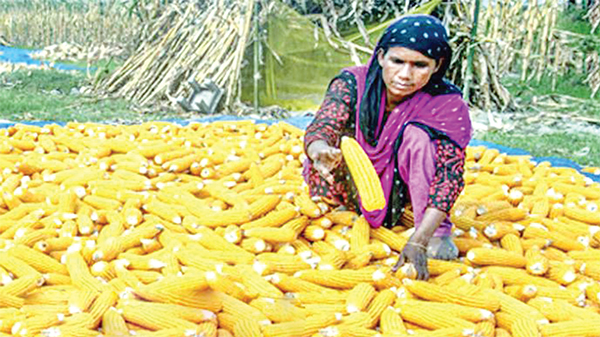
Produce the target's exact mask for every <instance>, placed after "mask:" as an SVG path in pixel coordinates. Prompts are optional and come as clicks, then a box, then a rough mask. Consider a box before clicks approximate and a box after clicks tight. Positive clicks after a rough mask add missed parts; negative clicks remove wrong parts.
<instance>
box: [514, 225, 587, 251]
mask: <svg viewBox="0 0 600 337" xmlns="http://www.w3.org/2000/svg"><path fill="white" fill-rule="evenodd" d="M523 238H527V239H529V238H542V239H547V240H550V241H552V242H551V245H552V246H554V247H556V248H559V249H562V250H565V251H571V250H584V249H585V246H584V245H583V244H582V243H581V242H579V241H577V240H575V239H571V238H569V237H567V236H564V235H562V234H560V233H557V232H552V231H548V229H547V228H546V227H544V226H543V225H539V224H531V225H529V226H528V227H527V228H526V229H525V231H524V232H523Z"/></svg>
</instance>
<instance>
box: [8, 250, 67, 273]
mask: <svg viewBox="0 0 600 337" xmlns="http://www.w3.org/2000/svg"><path fill="white" fill-rule="evenodd" d="M8 253H9V254H10V255H12V256H14V257H15V258H19V259H20V260H22V261H23V262H25V263H27V264H28V265H30V266H32V267H33V268H35V269H36V270H37V271H39V272H40V273H61V274H65V275H67V274H68V273H67V268H65V266H64V265H62V264H61V263H60V262H58V261H56V260H55V259H53V258H51V257H49V256H48V255H45V254H43V253H40V252H38V251H36V250H35V249H32V248H29V247H27V246H24V245H15V246H13V247H11V248H10V249H8Z"/></svg>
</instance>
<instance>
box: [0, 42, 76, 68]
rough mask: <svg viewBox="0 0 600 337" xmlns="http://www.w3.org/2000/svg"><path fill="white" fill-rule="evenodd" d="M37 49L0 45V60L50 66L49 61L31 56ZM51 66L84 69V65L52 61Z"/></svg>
mask: <svg viewBox="0 0 600 337" xmlns="http://www.w3.org/2000/svg"><path fill="white" fill-rule="evenodd" d="M37 51H38V50H27V49H19V48H13V47H7V46H0V62H10V63H15V64H18V63H25V64H28V65H35V66H42V65H45V66H50V62H48V61H40V60H37V59H34V58H32V57H31V54H32V53H34V52H37ZM51 67H52V68H54V69H58V70H81V71H84V70H86V68H85V67H78V66H74V65H70V64H63V63H52V66H51Z"/></svg>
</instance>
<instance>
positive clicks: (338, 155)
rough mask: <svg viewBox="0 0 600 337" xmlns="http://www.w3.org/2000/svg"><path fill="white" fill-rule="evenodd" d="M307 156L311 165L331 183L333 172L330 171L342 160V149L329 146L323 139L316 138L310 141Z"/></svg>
mask: <svg viewBox="0 0 600 337" xmlns="http://www.w3.org/2000/svg"><path fill="white" fill-rule="evenodd" d="M306 152H307V155H308V157H309V158H310V159H311V160H312V161H313V167H314V168H315V170H317V172H319V174H320V175H321V176H322V177H323V178H325V180H327V182H328V183H330V184H333V182H334V179H333V174H331V172H332V171H333V170H334V169H335V168H336V167H337V166H338V165H340V163H341V162H342V151H340V149H336V148H335V147H332V146H329V144H327V143H326V142H325V141H322V140H317V141H314V142H312V143H311V144H310V145H309V146H308V149H307V151H306Z"/></svg>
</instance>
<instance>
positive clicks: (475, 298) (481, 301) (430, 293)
mask: <svg viewBox="0 0 600 337" xmlns="http://www.w3.org/2000/svg"><path fill="white" fill-rule="evenodd" d="M403 283H404V285H405V286H406V287H407V289H408V290H409V291H410V292H411V293H413V294H415V295H417V296H419V297H421V298H424V299H427V300H430V301H440V302H447V303H454V304H460V305H465V306H470V307H475V308H481V309H486V310H489V311H492V312H495V311H497V310H498V309H499V307H500V303H499V301H496V300H495V299H493V298H492V299H489V298H487V297H486V296H484V295H482V294H458V293H457V292H456V291H450V290H449V289H447V288H446V287H441V286H438V285H435V284H430V283H426V282H423V281H413V280H409V279H405V280H403Z"/></svg>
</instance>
